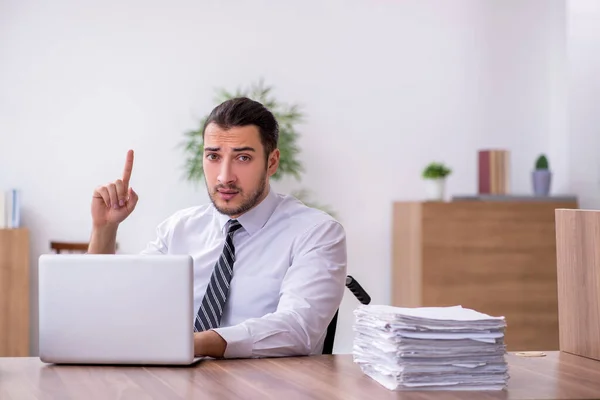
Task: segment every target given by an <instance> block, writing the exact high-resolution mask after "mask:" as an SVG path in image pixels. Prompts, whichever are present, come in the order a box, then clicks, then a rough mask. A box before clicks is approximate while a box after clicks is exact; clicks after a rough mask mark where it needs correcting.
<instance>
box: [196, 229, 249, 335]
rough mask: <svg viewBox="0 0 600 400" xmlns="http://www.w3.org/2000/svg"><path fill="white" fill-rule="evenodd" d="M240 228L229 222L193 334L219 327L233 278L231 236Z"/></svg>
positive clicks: (233, 253)
mask: <svg viewBox="0 0 600 400" xmlns="http://www.w3.org/2000/svg"><path fill="white" fill-rule="evenodd" d="M241 227H242V225H241V224H240V223H239V222H238V221H237V220H235V219H234V220H230V222H229V229H228V230H227V236H226V238H225V245H224V246H223V251H222V252H221V257H219V259H218V260H217V263H216V264H215V268H214V269H213V272H212V275H211V277H210V282H209V283H208V287H207V288H206V293H205V294H204V298H203V299H202V304H200V308H199V309H198V312H197V313H196V320H195V321H194V332H201V331H206V330H209V329H213V328H218V327H219V324H220V322H221V316H222V315H223V309H224V308H225V302H226V301H227V295H228V294H229V282H231V277H232V276H233V263H234V262H235V248H234V247H233V234H234V233H235V231H237V230H238V229H240V228H241Z"/></svg>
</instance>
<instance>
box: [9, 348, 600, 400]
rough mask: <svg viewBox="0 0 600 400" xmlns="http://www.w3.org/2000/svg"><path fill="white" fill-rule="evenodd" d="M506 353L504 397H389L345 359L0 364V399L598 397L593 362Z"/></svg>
mask: <svg viewBox="0 0 600 400" xmlns="http://www.w3.org/2000/svg"><path fill="white" fill-rule="evenodd" d="M546 354H547V356H546V357H539V358H526V357H519V356H516V355H514V354H513V353H509V354H507V356H506V357H507V361H508V363H509V368H510V375H511V378H510V380H509V384H508V390H506V391H490V392H452V391H444V392H434V391H415V392H394V391H390V390H388V389H386V388H384V387H383V386H381V385H379V384H378V383H377V382H375V381H373V380H372V379H371V378H369V377H367V376H366V375H364V374H363V373H362V372H361V371H360V369H359V367H358V366H357V365H356V364H354V363H353V361H352V356H351V355H333V356H331V355H324V356H313V357H290V358H279V359H276V358H273V359H255V360H205V361H201V362H199V363H198V364H196V365H194V366H192V367H171V368H166V367H130V366H57V365H48V364H44V363H42V362H41V361H40V360H39V358H18V357H14V358H0V399H2V400H12V399H15V400H16V399H18V400H28V399H61V400H67V399H83V398H85V399H135V400H141V399H283V400H292V399H369V400H373V399H424V400H427V399H534V398H535V399H565V398H569V399H589V398H596V399H598V398H600V362H599V361H594V360H591V359H588V358H583V357H579V356H574V355H571V354H567V353H559V352H548V353H546Z"/></svg>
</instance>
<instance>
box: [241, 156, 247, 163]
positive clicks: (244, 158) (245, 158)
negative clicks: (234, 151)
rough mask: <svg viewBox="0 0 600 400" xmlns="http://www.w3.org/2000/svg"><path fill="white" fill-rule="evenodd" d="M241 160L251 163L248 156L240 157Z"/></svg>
mask: <svg viewBox="0 0 600 400" xmlns="http://www.w3.org/2000/svg"><path fill="white" fill-rule="evenodd" d="M239 159H240V161H244V162H246V161H250V157H248V156H240V157H239Z"/></svg>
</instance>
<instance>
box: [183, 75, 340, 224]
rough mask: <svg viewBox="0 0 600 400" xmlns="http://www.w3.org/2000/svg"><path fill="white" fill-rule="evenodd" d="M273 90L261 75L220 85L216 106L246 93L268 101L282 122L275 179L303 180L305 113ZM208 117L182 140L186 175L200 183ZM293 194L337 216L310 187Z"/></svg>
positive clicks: (252, 97)
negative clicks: (244, 83)
mask: <svg viewBox="0 0 600 400" xmlns="http://www.w3.org/2000/svg"><path fill="white" fill-rule="evenodd" d="M272 91H273V88H272V87H270V86H266V85H265V83H264V81H263V80H262V79H260V80H259V81H258V82H256V83H252V84H250V85H249V86H248V87H247V88H237V89H236V90H235V91H234V92H231V91H228V90H226V89H224V88H220V89H217V90H216V96H215V97H214V99H213V102H214V105H215V106H216V105H217V104H220V103H222V102H224V101H226V100H229V99H232V98H235V97H241V96H245V97H248V98H250V99H253V100H256V101H258V102H260V103H262V104H264V105H265V107H267V108H268V109H269V110H270V111H271V112H272V113H273V115H274V116H275V119H276V120H277V122H278V123H279V144H278V148H279V151H280V159H279V168H278V170H277V172H276V173H275V174H274V175H273V176H272V177H271V179H272V180H273V181H280V180H282V179H283V178H284V177H292V178H294V179H295V180H297V181H300V178H301V175H302V172H304V168H303V166H302V163H301V162H300V160H299V158H298V155H299V154H300V148H299V146H298V144H297V139H298V136H299V133H298V130H297V125H298V124H299V123H301V122H302V121H303V120H304V117H305V116H304V114H303V113H302V111H301V110H300V107H299V106H298V105H297V104H285V103H282V102H280V101H279V100H277V99H276V98H275V97H274V96H273V95H272ZM207 118H208V114H207V115H205V116H204V117H202V118H201V120H200V121H199V123H198V125H197V126H196V128H195V129H192V130H189V131H187V132H185V140H184V141H183V143H182V144H181V145H182V147H183V148H184V153H185V166H184V172H185V177H186V179H187V180H188V181H190V182H193V183H198V182H200V181H201V180H202V179H204V170H203V167H202V158H203V156H204V144H203V142H202V128H203V126H204V122H205V121H206V119H207ZM291 195H292V196H294V197H296V198H297V199H298V200H300V201H302V202H304V203H305V204H306V205H308V206H310V207H314V208H318V209H320V210H322V211H325V212H327V213H329V214H330V215H332V216H334V217H335V213H334V212H333V210H331V209H330V208H329V207H328V206H327V205H323V204H319V203H317V202H315V201H311V200H309V197H310V193H309V191H308V190H306V189H298V190H295V191H292V193H291Z"/></svg>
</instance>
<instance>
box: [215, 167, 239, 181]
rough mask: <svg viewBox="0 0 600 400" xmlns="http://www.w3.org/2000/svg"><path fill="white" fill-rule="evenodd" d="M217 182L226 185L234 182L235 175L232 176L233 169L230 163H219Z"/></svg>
mask: <svg viewBox="0 0 600 400" xmlns="http://www.w3.org/2000/svg"><path fill="white" fill-rule="evenodd" d="M217 180H218V182H219V183H220V184H223V185H228V184H231V183H233V182H235V175H234V174H233V168H232V167H231V163H230V162H223V163H221V170H220V171H219V176H218V177H217Z"/></svg>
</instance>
